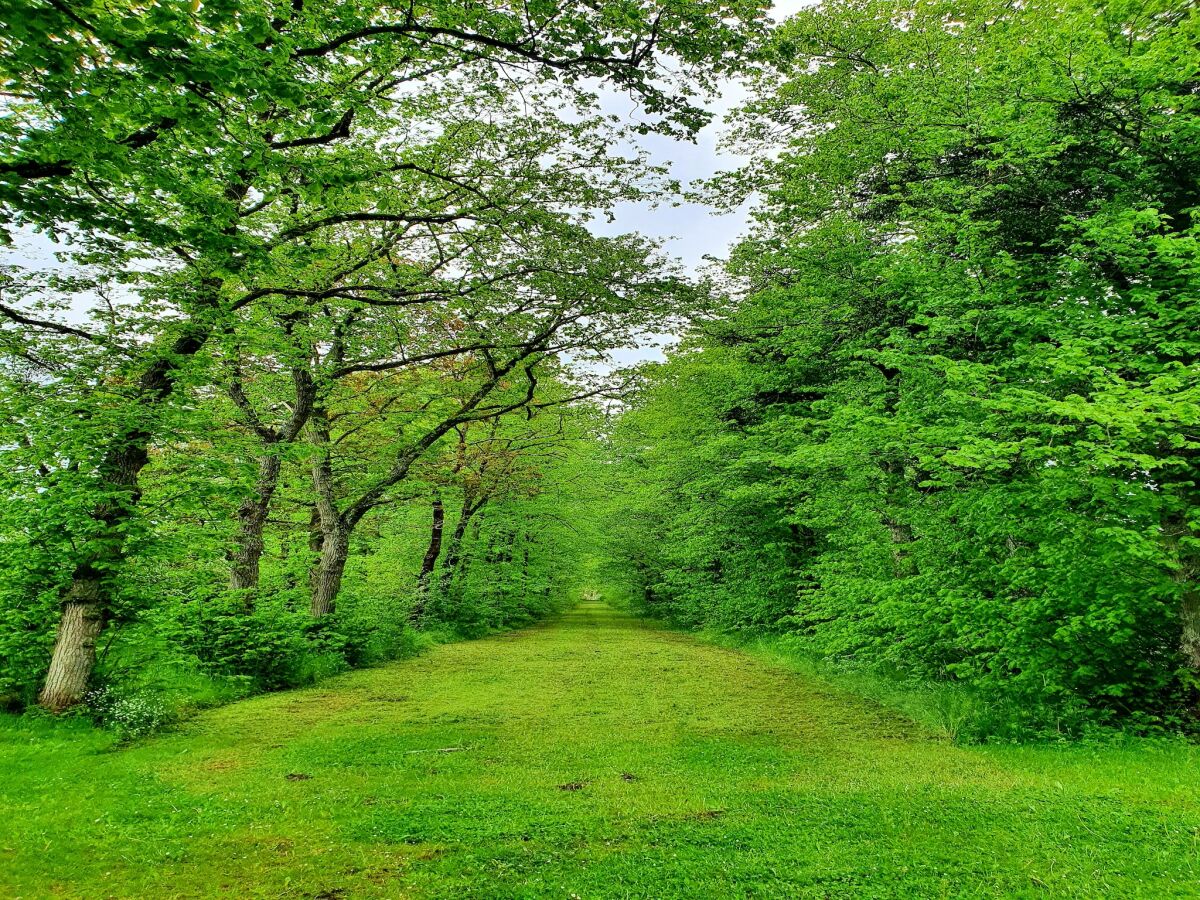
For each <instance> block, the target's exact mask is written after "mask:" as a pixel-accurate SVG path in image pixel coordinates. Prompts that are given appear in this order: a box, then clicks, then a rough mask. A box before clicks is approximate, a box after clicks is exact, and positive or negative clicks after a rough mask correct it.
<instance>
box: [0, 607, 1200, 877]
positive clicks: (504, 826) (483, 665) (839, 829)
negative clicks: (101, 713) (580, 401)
mask: <svg viewBox="0 0 1200 900" xmlns="http://www.w3.org/2000/svg"><path fill="white" fill-rule="evenodd" d="M110 743H111V739H109V738H107V737H105V736H104V735H103V734H101V733H98V732H95V731H92V730H90V729H87V728H84V727H83V726H82V725H75V726H71V725H54V724H50V723H45V722H37V721H29V720H17V719H8V720H6V721H5V722H4V723H3V725H2V729H0V774H2V776H3V781H2V782H0V809H2V811H3V819H2V820H0V896H3V897H5V898H18V897H26V898H33V897H54V896H65V897H86V898H100V897H122V898H124V897H199V896H204V897H207V896H228V897H309V898H354V897H563V898H569V897H573V896H578V897H581V898H590V897H653V898H664V897H856V898H857V897H921V898H926V897H997V896H1002V897H1023V896H1028V897H1044V896H1061V897H1155V898H1158V897H1200V790H1198V789H1200V753H1197V752H1196V750H1195V749H1194V748H1188V747H1185V746H1182V745H1162V746H1157V747H1156V746H1155V745H1150V744H1147V745H1144V746H1140V745H1139V746H1137V747H1134V748H1130V749H1120V750H1118V749H1100V748H1094V747H1083V746H1076V747H1064V748H1051V747H1013V748H991V747H981V748H972V747H965V748H964V747H957V746H954V745H952V744H950V743H948V742H946V741H944V740H942V739H939V738H936V737H933V736H931V735H929V734H926V733H923V732H922V731H920V730H919V729H918V728H917V727H916V726H914V725H911V724H909V723H907V722H906V721H904V720H902V719H899V718H897V717H896V716H894V715H892V714H890V713H888V712H886V711H884V710H883V709H881V708H878V707H876V706H873V705H871V704H869V703H867V702H866V701H862V700H855V699H853V698H849V697H846V696H841V695H838V694H836V693H834V692H832V691H831V689H830V688H829V687H828V686H826V685H824V684H822V683H821V682H819V681H814V680H811V679H809V678H806V677H803V676H798V675H796V674H794V673H790V672H788V671H786V670H785V669H783V668H779V667H776V666H774V665H772V664H769V663H767V662H763V661H761V660H759V659H757V658H755V657H754V656H752V655H747V654H745V653H742V652H739V651H737V650H732V649H726V648H721V647H717V646H713V645H711V644H706V643H702V642H699V641H697V640H695V639H693V638H690V637H688V636H685V635H681V634H678V633H675V632H672V631H669V630H664V629H662V628H659V627H657V626H654V625H651V624H648V623H645V622H642V621H638V620H635V619H631V618H629V617H627V616H625V615H623V614H621V613H618V612H615V611H613V610H612V609H610V608H609V607H607V606H604V605H603V604H599V603H585V604H582V605H581V606H579V607H577V608H576V609H575V610H574V611H572V612H571V613H569V614H567V615H566V616H564V617H563V618H561V619H559V620H557V621H555V622H553V623H551V624H548V625H546V626H543V627H539V628H533V629H529V630H526V631H522V632H517V633H513V634H507V635H503V636H499V637H493V638H488V639H486V640H480V641H474V642H466V643H460V644H451V645H446V646H442V647H439V648H437V649H435V650H433V651H432V652H430V653H428V654H426V655H424V656H421V657H419V658H416V659H411V660H407V661H404V662H400V663H396V664H393V665H390V666H387V667H384V668H378V669H371V670H366V671H359V672H354V673H351V674H348V675H343V676H339V677H337V678H335V679H332V680H330V681H328V682H325V683H324V684H323V685H321V686H319V687H317V688H312V689H308V690H302V691H293V692H290V693H283V694H274V695H269V696H263V697H258V698H255V699H251V700H247V701H243V702H240V703H236V704H233V705H230V706H226V707H224V708H221V709H217V710H214V711H211V712H208V713H205V714H203V715H201V716H199V717H198V718H196V719H194V720H192V721H191V722H189V723H188V725H187V726H186V727H184V728H183V729H181V730H180V731H179V732H177V733H173V734H168V735H165V736H162V737H159V738H155V739H152V740H148V741H144V742H142V743H140V744H138V745H136V746H132V747H125V748H119V749H115V748H112V747H111V746H110Z"/></svg>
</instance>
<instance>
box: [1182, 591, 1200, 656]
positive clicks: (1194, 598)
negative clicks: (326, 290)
mask: <svg viewBox="0 0 1200 900" xmlns="http://www.w3.org/2000/svg"><path fill="white" fill-rule="evenodd" d="M1182 619H1183V639H1182V648H1181V649H1182V650H1183V658H1184V661H1185V662H1186V663H1187V664H1188V665H1189V666H1191V669H1192V671H1193V672H1195V673H1197V674H1198V675H1200V591H1198V590H1196V586H1195V584H1194V583H1193V584H1192V585H1191V586H1190V587H1189V588H1188V589H1186V590H1185V592H1184V595H1183V609H1182Z"/></svg>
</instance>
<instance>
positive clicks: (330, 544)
mask: <svg viewBox="0 0 1200 900" xmlns="http://www.w3.org/2000/svg"><path fill="white" fill-rule="evenodd" d="M349 556H350V535H349V533H348V532H347V531H346V530H345V529H342V528H338V529H335V530H334V531H332V532H330V531H325V532H324V533H323V535H322V541H321V558H320V560H319V561H318V562H317V567H316V569H315V570H314V571H313V580H312V581H313V591H312V603H311V605H310V607H309V611H310V612H311V613H312V615H313V618H315V619H319V618H321V617H322V616H328V615H330V614H332V613H333V611H334V609H335V604H336V602H337V596H338V593H339V592H340V591H341V589H342V575H343V574H344V573H345V571H346V560H347V559H348V558H349Z"/></svg>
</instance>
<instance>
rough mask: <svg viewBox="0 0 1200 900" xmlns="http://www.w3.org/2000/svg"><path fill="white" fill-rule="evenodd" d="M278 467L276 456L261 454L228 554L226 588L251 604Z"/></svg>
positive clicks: (278, 461) (248, 604)
mask: <svg viewBox="0 0 1200 900" xmlns="http://www.w3.org/2000/svg"><path fill="white" fill-rule="evenodd" d="M279 470H280V459H279V456H278V455H276V454H274V453H267V454H266V455H264V456H260V457H259V459H258V481H257V483H256V484H255V489H254V495H253V496H251V497H247V498H246V499H245V501H243V502H242V505H241V506H239V507H238V512H237V516H238V533H237V538H236V540H235V542H234V547H233V549H232V550H231V551H230V555H229V558H230V562H231V563H232V566H231V568H230V572H229V587H230V589H231V590H234V591H245V592H246V605H247V606H253V603H254V598H253V592H254V591H255V589H257V588H258V579H259V564H260V562H261V560H262V555H263V548H264V546H265V545H264V541H263V532H264V531H265V529H266V526H267V516H268V515H269V514H270V511H271V500H272V498H273V497H274V496H275V488H276V486H277V485H278V484H279Z"/></svg>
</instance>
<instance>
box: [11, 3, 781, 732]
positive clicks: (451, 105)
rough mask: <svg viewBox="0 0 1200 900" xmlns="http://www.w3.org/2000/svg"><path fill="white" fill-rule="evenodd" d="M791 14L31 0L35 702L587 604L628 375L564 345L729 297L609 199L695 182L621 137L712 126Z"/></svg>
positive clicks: (23, 659) (20, 62) (27, 351)
mask: <svg viewBox="0 0 1200 900" xmlns="http://www.w3.org/2000/svg"><path fill="white" fill-rule="evenodd" d="M761 16H762V12H761V10H760V9H759V8H758V5H757V4H756V3H753V2H749V0H713V2H707V0H706V2H695V0H664V2H661V3H653V4H646V3H642V2H616V3H605V4H577V3H567V2H562V3H557V2H536V3H521V4H479V3H474V2H457V0H451V2H445V0H438V2H431V3H420V4H402V5H399V6H397V5H394V4H387V3H377V2H370V0H367V2H358V0H356V2H324V0H320V2H308V0H278V2H277V0H255V2H249V3H244V2H238V3H227V2H204V3H197V2H192V0H164V2H156V3H149V4H147V3H141V2H117V3H111V2H107V0H105V2H84V3H70V4H66V3H61V2H57V0H11V2H3V3H0V20H2V21H3V22H4V24H5V28H4V30H3V35H2V36H0V80H2V81H3V84H4V87H3V90H4V99H3V103H4V115H3V116H0V223H2V224H3V226H4V229H5V230H4V234H3V237H4V239H5V240H6V241H7V242H11V243H12V245H13V247H14V248H15V249H14V250H13V251H12V253H11V254H10V257H9V261H8V264H7V265H6V266H5V267H4V269H3V271H2V272H0V289H2V290H3V292H4V298H3V303H2V304H0V353H2V354H3V366H2V368H0V402H2V403H3V406H4V409H5V412H6V415H5V416H4V418H3V423H2V424H0V448H2V451H3V458H2V460H0V483H2V484H3V489H4V490H5V492H6V500H7V502H6V503H5V504H4V506H3V510H2V511H0V695H3V696H4V697H6V698H8V699H9V700H11V701H12V702H13V703H15V704H18V705H19V704H27V703H30V702H32V701H34V700H35V698H36V699H37V701H38V702H40V703H41V704H42V705H43V706H45V707H47V708H49V709H51V710H55V711H61V710H64V709H67V708H71V707H73V706H76V705H77V704H79V703H80V702H81V701H82V700H84V699H85V697H89V696H90V697H92V698H93V699H94V702H93V706H94V707H96V708H97V709H98V710H101V711H104V710H107V711H108V713H107V714H108V715H111V717H112V718H114V719H122V720H124V719H128V718H130V716H129V715H126V713H128V712H129V711H130V710H132V709H135V708H140V707H139V706H138V704H136V703H134V704H129V703H125V702H123V701H122V702H118V701H121V698H120V697H116V699H114V696H115V695H114V694H113V693H112V691H113V690H116V691H117V692H118V693H119V692H120V691H121V690H125V689H126V688H130V686H132V687H136V686H137V685H138V683H139V682H142V681H145V680H146V679H154V678H158V679H160V680H166V681H171V680H172V679H174V681H175V682H177V683H178V682H180V681H182V682H187V683H188V685H190V686H186V687H185V688H184V689H183V692H184V693H185V694H186V693H191V694H193V695H194V694H197V693H204V692H206V691H207V692H210V693H211V692H215V693H216V694H222V693H223V692H224V693H225V694H227V693H229V692H230V691H231V690H232V691H236V690H242V689H253V688H273V687H280V686H284V685H289V684H297V683H302V682H305V681H309V680H312V679H313V678H316V677H319V676H320V675H322V674H325V673H327V672H329V671H335V670H337V669H339V668H342V667H345V666H347V665H356V664H360V663H365V662H370V661H372V660H376V659H381V658H387V657H389V656H394V655H397V654H400V653H403V652H406V651H407V650H408V649H410V648H411V646H412V645H413V643H414V637H413V634H414V632H415V631H417V630H426V631H428V630H430V629H431V628H436V627H438V626H442V625H449V626H453V627H456V628H458V629H459V630H461V631H465V632H469V633H475V632H479V631H481V630H486V629H489V628H494V627H501V626H506V625H512V624H516V623H520V622H524V621H528V620H529V619H530V618H531V617H534V616H537V615H539V614H541V613H544V612H545V611H547V610H548V609H551V608H555V607H556V606H557V605H559V604H561V603H562V602H564V600H565V599H566V598H568V597H569V596H570V591H569V588H570V586H571V580H572V578H573V577H574V573H576V572H577V571H578V568H579V567H578V565H577V560H576V557H577V556H578V554H579V547H580V545H579V542H578V541H572V540H567V539H562V536H561V531H562V530H563V528H564V527H569V525H570V523H569V521H568V522H565V523H564V521H563V517H562V515H561V513H560V510H562V509H563V508H565V507H569V506H570V505H571V504H572V492H573V491H575V490H576V488H577V486H578V484H579V481H578V479H576V478H574V477H573V475H572V471H573V469H572V466H574V465H577V464H578V462H577V461H578V460H580V459H583V458H585V455H581V454H582V452H583V451H582V448H583V446H584V445H585V444H586V437H587V435H588V434H589V433H591V432H593V431H594V429H595V423H594V419H595V416H596V408H595V407H594V405H593V404H594V403H595V402H597V398H600V397H605V396H612V395H613V394H614V392H619V391H620V390H621V389H622V378H621V376H620V375H619V374H614V375H611V376H606V377H595V376H592V377H589V376H587V375H586V374H581V373H580V372H578V371H575V370H573V369H571V368H570V367H569V366H568V365H567V363H568V361H570V362H572V363H579V362H584V363H594V362H596V361H598V360H604V359H605V358H606V354H607V353H608V351H610V350H611V349H613V348H614V347H619V346H623V345H627V344H629V343H631V342H632V341H633V340H634V338H635V336H636V335H637V334H638V333H639V332H641V331H643V330H652V331H653V330H663V329H664V328H668V327H671V323H672V322H674V321H677V320H678V318H679V317H680V316H681V315H683V314H685V313H687V312H688V310H690V309H691V308H692V307H693V306H694V305H695V304H696V302H697V301H698V300H699V299H700V297H701V295H700V293H699V292H698V291H697V290H696V288H695V287H694V286H692V285H690V284H688V283H686V282H685V281H684V280H682V279H681V278H680V277H679V275H678V273H677V272H676V271H675V270H674V268H673V266H672V265H671V264H670V263H669V262H668V261H666V260H665V259H664V258H663V257H662V256H661V254H659V252H658V251H657V249H656V248H655V247H654V246H653V245H652V244H651V243H649V242H647V241H645V240H643V239H642V238H640V237H638V236H636V235H633V236H616V237H599V236H597V235H596V234H595V233H594V232H593V231H592V230H590V229H589V223H590V222H591V221H592V220H593V218H594V217H595V216H597V215H601V216H603V215H604V214H606V213H608V212H609V211H610V210H611V209H612V208H613V207H614V205H615V204H617V203H619V202H621V201H627V200H635V199H639V198H642V197H645V196H647V195H648V194H649V193H650V192H654V193H656V194H657V193H659V192H661V191H662V190H664V189H665V188H666V185H665V183H664V179H663V173H662V172H661V171H659V170H658V169H657V168H656V167H654V166H651V165H649V164H648V163H647V162H646V160H645V159H644V158H643V156H642V155H641V154H639V153H638V152H637V151H636V150H635V149H630V150H629V151H628V152H624V153H623V152H621V151H620V150H618V149H615V148H619V147H620V146H622V145H623V146H625V147H631V145H630V143H629V142H628V140H627V138H628V137H629V136H631V135H632V134H633V133H634V132H641V133H659V134H664V135H671V136H686V135H690V134H692V133H694V132H695V131H696V129H698V128H699V127H700V126H701V125H703V124H704V122H705V121H706V120H707V118H708V114H707V113H706V112H705V111H704V110H703V108H702V107H701V106H700V105H699V102H700V101H701V100H703V98H704V97H705V96H706V95H709V94H710V93H711V88H712V86H713V85H714V83H715V79H716V78H717V77H720V76H723V75H725V74H727V73H729V72H733V71H739V70H741V69H742V68H743V67H744V66H745V64H746V62H747V60H748V59H749V58H750V57H751V55H752V52H753V48H754V46H755V45H756V44H757V42H758V38H759V34H760V30H761V29H760V26H761V21H762V19H761ZM604 86H606V87H607V89H608V90H617V91H621V92H623V93H624V94H626V95H628V96H629V97H630V98H631V99H632V101H633V107H632V109H631V111H630V114H629V115H628V116H626V117H615V116H611V115H609V114H608V113H607V112H606V111H604V109H603V108H602V103H601V96H600V91H601V89H602V87H604ZM531 111H534V112H535V114H531ZM576 369H578V366H576ZM164 673H166V674H164ZM196 679H199V681H196ZM205 679H208V681H206V680H205ZM212 679H216V681H212ZM189 680H191V681H189ZM131 689H132V688H131ZM97 691H99V692H100V693H96V692H97ZM96 698H99V699H96ZM117 709H120V710H125V713H122V714H121V715H120V716H118V715H117V714H116V713H114V712H112V711H113V710H117ZM102 714H106V713H103V712H102ZM139 716H140V719H139V720H140V721H155V720H157V718H158V716H157V714H156V713H153V712H150V713H147V714H146V715H141V714H139ZM135 718H136V717H135Z"/></svg>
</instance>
